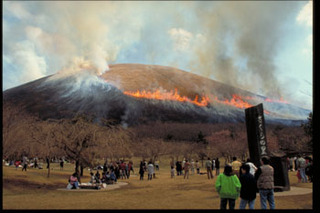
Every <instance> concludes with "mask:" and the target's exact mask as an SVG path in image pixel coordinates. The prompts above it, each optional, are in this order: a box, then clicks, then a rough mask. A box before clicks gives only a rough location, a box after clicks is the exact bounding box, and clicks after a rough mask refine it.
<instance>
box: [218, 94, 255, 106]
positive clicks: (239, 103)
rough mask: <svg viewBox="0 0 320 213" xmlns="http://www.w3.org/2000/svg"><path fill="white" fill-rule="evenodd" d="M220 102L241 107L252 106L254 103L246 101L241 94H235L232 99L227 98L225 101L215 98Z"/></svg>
mask: <svg viewBox="0 0 320 213" xmlns="http://www.w3.org/2000/svg"><path fill="white" fill-rule="evenodd" d="M214 100H215V101H216V102H218V103H222V104H226V105H230V106H235V107H237V108H240V109H244V108H249V107H252V106H253V105H251V104H249V103H248V102H246V101H244V100H243V99H242V98H241V96H239V95H236V94H233V95H232V98H231V99H230V100H228V99H225V100H224V101H221V100H219V99H218V98H217V97H215V99H214Z"/></svg>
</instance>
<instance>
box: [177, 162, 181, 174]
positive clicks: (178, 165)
mask: <svg viewBox="0 0 320 213" xmlns="http://www.w3.org/2000/svg"><path fill="white" fill-rule="evenodd" d="M181 171H182V165H181V161H177V175H182V172H181Z"/></svg>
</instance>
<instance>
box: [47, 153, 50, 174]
mask: <svg viewBox="0 0 320 213" xmlns="http://www.w3.org/2000/svg"><path fill="white" fill-rule="evenodd" d="M47 169H48V175H47V177H50V159H49V158H48V157H47Z"/></svg>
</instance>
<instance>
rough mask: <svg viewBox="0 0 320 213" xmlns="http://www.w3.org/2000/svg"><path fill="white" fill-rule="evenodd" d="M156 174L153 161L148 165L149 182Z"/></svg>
mask: <svg viewBox="0 0 320 213" xmlns="http://www.w3.org/2000/svg"><path fill="white" fill-rule="evenodd" d="M153 173H154V166H153V164H152V162H151V161H149V164H148V180H152V175H153Z"/></svg>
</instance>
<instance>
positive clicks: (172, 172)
mask: <svg viewBox="0 0 320 213" xmlns="http://www.w3.org/2000/svg"><path fill="white" fill-rule="evenodd" d="M171 178H174V167H173V166H171Z"/></svg>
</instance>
